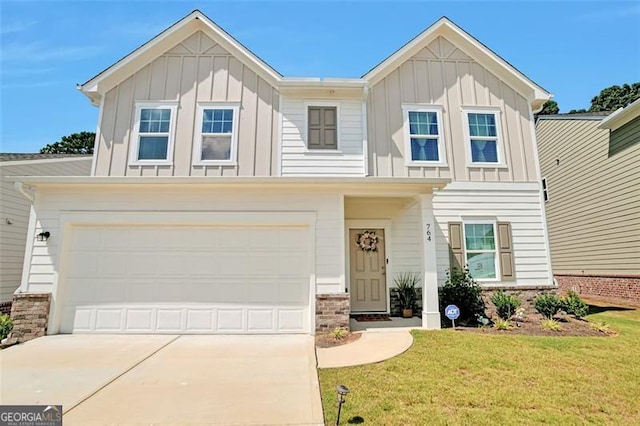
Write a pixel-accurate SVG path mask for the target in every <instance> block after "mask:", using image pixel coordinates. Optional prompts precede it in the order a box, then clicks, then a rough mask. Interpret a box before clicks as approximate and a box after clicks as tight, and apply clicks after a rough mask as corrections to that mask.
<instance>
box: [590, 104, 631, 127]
mask: <svg viewBox="0 0 640 426" xmlns="http://www.w3.org/2000/svg"><path fill="white" fill-rule="evenodd" d="M636 117H640V99H638V100H636V101H635V102H632V103H631V104H629V105H627V106H626V107H625V108H619V109H617V110H616V111H614V112H613V113H612V114H611V115H609V116H608V117H607V118H605V119H604V120H602V122H601V123H600V125H598V128H599V129H610V130H615V129H618V128H620V127H622V126H624V125H625V124H627V123H628V122H630V121H631V120H633V119H635V118H636Z"/></svg>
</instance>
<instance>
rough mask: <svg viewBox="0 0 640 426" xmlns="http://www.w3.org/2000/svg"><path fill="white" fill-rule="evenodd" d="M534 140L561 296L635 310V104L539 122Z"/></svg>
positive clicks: (638, 108)
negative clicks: (630, 305) (623, 303)
mask: <svg viewBox="0 0 640 426" xmlns="http://www.w3.org/2000/svg"><path fill="white" fill-rule="evenodd" d="M536 132H537V137H538V143H539V150H540V167H541V169H542V176H543V186H544V192H545V208H546V215H547V221H548V228H549V240H550V245H551V260H552V264H553V272H554V274H555V278H556V280H557V281H558V284H559V286H560V288H561V289H563V290H574V291H576V292H578V293H580V294H583V295H587V296H599V297H605V298H614V299H626V300H628V301H632V302H635V303H640V179H639V175H638V167H637V164H638V162H640V100H637V101H635V102H634V103H632V104H631V105H629V106H627V107H626V108H624V109H619V110H618V111H616V112H614V113H612V114H610V115H609V114H594V113H587V114H577V115H568V114H559V115H550V116H541V117H538V121H537V124H536Z"/></svg>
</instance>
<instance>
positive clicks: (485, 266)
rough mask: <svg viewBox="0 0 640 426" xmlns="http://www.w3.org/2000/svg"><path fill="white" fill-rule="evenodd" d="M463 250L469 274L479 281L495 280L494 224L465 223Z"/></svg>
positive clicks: (496, 259)
mask: <svg viewBox="0 0 640 426" xmlns="http://www.w3.org/2000/svg"><path fill="white" fill-rule="evenodd" d="M464 248H465V254H466V259H465V261H466V263H467V265H468V266H469V273H470V274H471V276H473V278H475V279H479V280H486V279H489V280H490V279H496V278H497V277H498V275H497V270H498V267H497V262H498V257H497V255H496V232H495V226H494V223H465V224H464Z"/></svg>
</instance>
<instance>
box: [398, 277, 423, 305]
mask: <svg viewBox="0 0 640 426" xmlns="http://www.w3.org/2000/svg"><path fill="white" fill-rule="evenodd" d="M393 283H394V284H395V286H396V291H397V292H398V302H399V303H400V308H401V309H415V306H416V301H417V300H418V293H417V292H416V286H417V285H418V284H420V274H416V273H413V272H401V273H399V274H397V275H396V277H395V278H394V280H393Z"/></svg>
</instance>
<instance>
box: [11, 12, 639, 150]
mask: <svg viewBox="0 0 640 426" xmlns="http://www.w3.org/2000/svg"><path fill="white" fill-rule="evenodd" d="M195 8H198V9H200V10H202V11H203V12H204V13H205V14H206V15H208V16H209V17H210V18H211V19H213V20H214V21H216V22H217V23H218V24H219V25H221V26H222V27H223V28H225V29H226V30H227V31H228V32H230V33H231V34H232V35H233V36H234V37H236V38H237V39H238V40H240V41H241V42H242V43H243V44H245V45H246V46H247V47H248V48H249V49H251V50H252V51H253V52H255V53H256V54H258V55H259V56H260V57H262V58H263V59H264V60H265V61H266V62H268V63H269V64H270V65H271V66H273V67H274V68H275V69H277V70H278V71H280V72H281V73H282V74H284V75H285V76H303V77H359V76H361V75H362V74H364V73H365V72H366V71H368V70H369V69H370V68H371V67H373V66H374V65H376V64H377V63H378V62H380V61H381V60H382V59H384V58H385V57H386V56H388V55H389V54H391V53H392V52H393V51H395V50H396V49H398V48H399V47H400V46H402V45H403V44H404V43H405V42H407V41H408V40H410V39H411V38H412V37H414V36H415V35H416V34H418V33H419V32H421V31H422V30H423V29H425V28H426V27H427V26H428V25H430V24H431V23H433V22H434V21H436V20H437V19H438V18H439V17H440V16H442V15H446V16H448V17H449V18H450V19H452V20H453V21H454V22H456V23H457V24H458V25H460V26H462V27H463V28H464V29H465V30H467V31H468V32H470V33H471V34H472V35H474V36H475V37H476V38H478V39H479V40H480V41H482V42H483V43H485V44H486V45H487V46H489V47H490V48H491V49H493V50H494V51H495V52H497V53H498V54H499V55H501V56H502V57H503V58H505V59H506V60H508V61H509V62H510V63H512V64H513V65H515V66H516V67H517V68H518V69H520V70H521V71H522V72H524V73H525V74H527V75H528V76H529V77H530V78H532V79H533V80H534V81H536V82H537V83H539V84H540V85H542V86H543V87H545V88H546V89H547V90H549V91H551V92H552V93H554V94H555V99H556V101H557V102H558V103H559V104H560V109H561V111H563V112H567V111H569V110H570V109H574V108H588V106H589V104H590V99H591V97H592V96H594V95H596V94H597V93H598V92H599V91H600V90H601V89H603V88H605V87H607V86H611V85H613V84H623V83H632V82H636V81H640V2H638V1H634V2H625V1H611V0H610V1H590V2H584V1H582V2H579V1H565V2H557V1H553V2H552V1H538V2H535V3H534V2H522V1H499V2H481V1H475V2H461V1H448V2H434V1H429V2H427V1H422V2H418V1H413V2H392V3H391V2H364V1H358V2H350V3H343V2H334V1H325V2H322V3H316V2H303V1H298V2H292V1H290V2H267V1H261V2H248V1H233V2H222V1H206V2H188V1H182V2H167V1H157V0H156V1H144V0H140V1H128V2H117V1H108V2H107V1H76V2H60V1H40V2H31V1H5V0H3V1H1V4H0V24H1V25H0V60H1V65H0V66H1V69H0V86H1V110H0V126H1V130H0V136H1V139H0V151H2V152H35V151H37V150H39V149H40V148H41V147H42V146H44V145H46V144H47V143H50V142H54V141H56V140H59V139H60V137H61V136H64V135H67V134H69V133H73V132H78V131H82V130H90V131H94V130H95V127H96V123H97V112H98V110H97V108H95V107H92V106H91V104H90V103H89V101H88V100H87V99H86V98H85V97H84V96H83V95H82V94H81V93H80V92H78V91H77V90H76V88H75V85H76V83H82V82H84V81H86V80H88V79H90V78H91V77H93V76H94V75H95V74H97V73H98V72H100V71H102V70H103V69H104V68H106V67H108V66H109V65H111V64H113V63H114V62H116V61H117V60H118V59H120V58H121V57H123V56H124V55H126V54H127V53H129V52H130V51H131V50H133V49H135V48H137V47H138V46H139V45H140V44H142V43H144V42H145V41H147V40H149V39H150V38H152V37H153V36H154V35H156V34H157V33H159V32H160V31H162V30H163V29H164V28H166V27H167V26H169V25H171V24H172V23H173V22H175V21H177V20H178V19H180V18H182V17H183V16H184V15H186V14H188V13H189V12H191V10H193V9H195Z"/></svg>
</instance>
